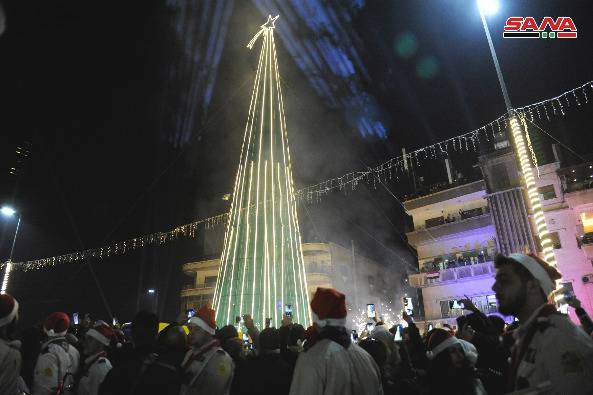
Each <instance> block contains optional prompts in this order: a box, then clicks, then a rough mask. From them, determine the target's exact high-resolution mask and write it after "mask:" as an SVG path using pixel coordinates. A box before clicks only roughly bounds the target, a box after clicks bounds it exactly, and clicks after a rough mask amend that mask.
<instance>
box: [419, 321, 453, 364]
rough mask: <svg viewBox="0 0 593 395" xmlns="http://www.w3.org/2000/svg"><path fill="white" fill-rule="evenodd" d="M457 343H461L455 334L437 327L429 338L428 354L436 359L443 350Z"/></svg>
mask: <svg viewBox="0 0 593 395" xmlns="http://www.w3.org/2000/svg"><path fill="white" fill-rule="evenodd" d="M456 344H459V340H458V339H457V338H456V337H455V336H452V335H451V333H450V332H449V331H446V330H444V329H442V328H436V329H434V330H433V331H432V333H431V334H430V338H429V339H428V344H427V347H426V348H427V350H428V351H426V356H427V357H428V359H434V358H436V356H437V355H439V354H440V353H441V352H442V351H445V350H446V349H447V348H449V347H451V346H454V345H456Z"/></svg>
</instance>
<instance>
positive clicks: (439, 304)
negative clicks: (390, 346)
mask: <svg viewBox="0 0 593 395" xmlns="http://www.w3.org/2000/svg"><path fill="white" fill-rule="evenodd" d="M486 195H487V192H486V185H485V183H484V181H483V180H479V181H475V182H471V183H468V184H464V185H459V186H455V187H452V188H449V189H445V190H442V191H439V192H436V193H432V194H429V195H426V196H422V197H418V198H416V199H412V200H408V201H406V202H404V207H405V208H406V211H407V213H408V214H409V215H411V216H412V218H413V222H414V230H413V231H412V232H409V233H407V236H408V242H409V243H410V244H411V245H412V246H413V247H414V248H416V250H417V252H418V264H419V269H420V273H418V274H411V275H409V276H408V279H409V283H410V286H412V287H415V288H420V289H421V292H422V300H423V304H424V321H425V322H430V323H433V324H436V325H438V326H440V325H442V324H444V323H448V324H450V325H454V323H455V318H456V317H458V316H459V315H461V314H463V310H462V309H461V307H460V305H459V303H458V302H457V301H458V300H459V299H463V298H465V297H466V296H467V297H469V298H471V299H472V300H473V302H474V304H475V305H476V306H477V307H478V308H480V309H481V310H482V311H485V312H493V311H496V298H494V292H493V291H492V290H491V287H492V283H493V277H494V267H493V263H492V261H493V257H494V255H495V254H496V251H497V248H496V245H497V244H496V230H495V227H494V224H493V221H492V217H491V215H490V212H489V207H488V202H487V200H486Z"/></svg>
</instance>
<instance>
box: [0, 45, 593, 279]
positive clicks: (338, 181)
mask: <svg viewBox="0 0 593 395" xmlns="http://www.w3.org/2000/svg"><path fill="white" fill-rule="evenodd" d="M256 36H257V37H259V35H256ZM257 37H254V39H256V38H257ZM253 42H254V43H255V41H253ZM250 44H251V42H250ZM591 94H593V81H589V82H586V83H584V84H582V85H579V86H577V87H576V88H573V89H570V90H568V91H566V92H564V93H562V94H560V95H558V96H555V97H552V98H549V99H546V100H542V101H539V102H537V103H532V104H529V105H526V106H523V107H518V108H517V109H515V111H516V114H521V120H525V118H526V116H527V114H529V117H530V119H533V118H535V117H537V118H539V119H541V118H542V112H543V113H544V114H546V117H547V119H550V118H549V113H548V111H547V107H546V105H550V104H551V103H552V102H556V103H557V104H558V103H559V102H561V101H562V100H564V101H566V102H567V107H570V108H577V107H581V106H582V105H583V104H588V103H589V95H591ZM571 102H572V103H574V106H570V103H571ZM542 109H543V111H542ZM566 111H567V109H566V110H565V109H562V111H557V114H558V113H560V114H561V115H565V113H566ZM512 120H513V116H512V115H509V114H506V113H505V114H503V115H501V116H499V117H498V118H496V119H495V120H494V121H492V122H490V123H488V124H486V125H483V126H480V127H479V128H477V129H474V130H472V131H470V132H467V133H464V134H461V135H459V136H455V137H451V138H449V139H446V140H442V141H439V142H437V143H435V144H432V145H429V146H426V147H422V148H419V149H417V150H415V151H411V152H409V153H406V154H405V155H401V156H397V157H392V158H390V159H389V160H387V161H386V162H383V163H382V164H380V165H378V166H376V167H374V168H369V169H368V170H363V171H351V172H349V173H346V174H344V175H342V176H339V177H334V178H331V179H328V180H325V181H322V182H319V183H317V184H314V185H310V186H307V187H305V188H302V189H300V190H297V191H295V200H296V201H297V202H299V203H302V202H307V203H314V202H318V201H320V199H321V198H322V197H323V196H325V195H327V194H329V193H330V192H331V191H334V190H340V191H342V192H344V193H345V194H347V193H348V191H352V190H355V189H356V187H357V186H358V184H359V183H360V182H361V181H365V180H367V179H369V180H372V181H373V182H375V181H376V180H379V181H381V180H382V177H387V178H391V177H393V176H394V174H395V177H397V174H398V173H401V174H403V173H405V172H407V168H408V165H409V164H410V163H414V162H415V165H416V166H420V161H421V160H422V161H424V160H426V159H428V154H427V153H429V152H435V151H436V152H437V155H436V156H437V157H438V154H442V155H445V154H446V153H448V152H449V147H450V146H451V147H453V150H454V151H462V150H469V147H467V149H466V144H467V139H468V138H469V139H479V136H480V134H481V135H482V136H484V137H485V138H486V140H487V141H490V140H491V139H492V138H493V137H494V134H495V130H494V124H497V125H498V127H499V132H498V133H501V131H500V130H501V128H500V123H501V122H502V124H503V125H506V123H507V121H508V122H510V123H511V131H512V126H513V124H514V123H515V122H516V123H518V122H519V121H518V120H517V119H516V116H515V118H514V120H515V122H512ZM524 127H525V126H524ZM462 141H463V142H464V143H462ZM530 143H531V142H530V141H527V145H528V147H527V148H528V149H529V150H530V152H531V154H532V155H533V149H532V148H529V146H530V145H531V144H530ZM533 159H534V158H533V157H532V160H533ZM534 163H536V162H535V161H534ZM259 204H260V203H258V204H251V205H249V206H248V207H243V208H242V209H241V210H249V209H251V208H254V207H255V206H257V205H259ZM229 215H230V213H224V214H219V215H215V216H213V217H209V218H205V219H201V220H198V221H195V222H192V223H189V224H185V225H181V226H178V227H176V228H175V229H173V230H171V231H169V232H164V233H163V232H157V233H152V234H149V235H145V236H141V237H136V238H133V239H129V240H126V241H121V242H118V243H115V244H112V245H109V246H104V247H99V248H94V249H90V250H84V251H78V252H72V253H68V254H64V255H58V256H53V257H48V258H41V259H35V260H29V261H23V262H11V265H12V269H13V270H35V269H41V268H46V267H51V266H55V265H57V264H64V263H77V262H80V261H83V260H85V259H88V258H94V259H103V258H107V257H110V256H113V255H121V254H125V253H127V252H130V251H134V250H136V249H138V248H142V247H146V246H149V245H163V244H165V243H168V242H170V241H173V240H176V239H178V238H180V237H185V238H194V237H195V236H196V230H197V228H198V227H199V226H200V225H202V226H203V227H204V229H210V228H211V227H213V226H217V225H220V224H226V222H227V220H228V217H229ZM545 253H548V255H549V251H548V249H546V251H545ZM6 264H7V263H6V262H3V263H1V264H0V269H2V270H3V269H4V266H5V265H6Z"/></svg>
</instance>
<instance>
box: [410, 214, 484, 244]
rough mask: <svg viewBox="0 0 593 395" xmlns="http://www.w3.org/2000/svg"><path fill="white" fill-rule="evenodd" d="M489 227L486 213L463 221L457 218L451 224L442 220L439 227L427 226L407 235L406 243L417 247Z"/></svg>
mask: <svg viewBox="0 0 593 395" xmlns="http://www.w3.org/2000/svg"><path fill="white" fill-rule="evenodd" d="M489 225H492V218H491V217H490V213H488V212H487V213H486V214H480V215H477V216H474V217H469V218H465V219H462V218H461V217H459V218H456V219H455V220H454V221H451V222H445V221H444V220H443V223H442V224H440V225H436V226H429V227H428V228H426V227H419V228H418V229H417V230H415V231H413V232H410V233H407V236H408V242H409V243H410V244H411V245H413V246H418V245H420V244H423V243H425V242H427V241H431V240H432V241H434V240H436V239H438V238H440V237H444V236H449V235H452V234H456V233H461V232H468V231H471V230H474V229H479V228H484V227H486V226H489Z"/></svg>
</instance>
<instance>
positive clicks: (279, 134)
mask: <svg viewBox="0 0 593 395" xmlns="http://www.w3.org/2000/svg"><path fill="white" fill-rule="evenodd" d="M277 18H278V17H277V16H276V17H275V18H272V17H271V16H268V20H267V22H266V23H265V24H264V25H262V26H261V29H260V30H259V31H258V32H257V34H256V35H255V36H254V37H253V39H252V40H251V41H250V42H249V44H248V48H250V49H251V48H253V45H254V44H255V43H256V41H257V39H258V38H259V37H260V36H261V37H262V40H263V44H262V48H261V52H260V54H259V63H258V66H257V72H256V75H255V82H254V84H253V91H252V95H251V103H250V106H249V115H248V117H247V125H246V127H245V135H244V137H243V146H242V148H241V158H240V162H239V169H238V171H237V176H236V179H235V186H234V192H233V201H232V205H231V212H230V217H229V220H228V225H227V229H226V233H225V239H224V246H223V251H222V256H221V265H220V269H219V273H218V280H217V283H216V289H215V292H214V301H213V304H214V307H215V309H216V312H217V318H216V321H217V324H218V325H219V326H222V325H226V324H229V323H231V324H232V323H234V322H235V317H237V316H242V315H243V314H251V316H252V317H253V319H254V321H255V323H256V324H257V325H259V326H260V327H262V326H263V324H264V320H265V318H271V322H272V323H271V325H272V326H275V327H279V326H280V324H281V320H282V315H283V313H284V312H285V311H286V308H287V307H290V308H291V309H292V315H293V319H294V322H298V323H300V324H302V325H303V326H305V327H307V326H308V325H309V324H310V323H311V313H310V311H309V298H308V295H307V286H306V278H305V265H304V263H303V252H302V249H301V234H300V231H299V223H298V219H297V210H296V201H295V193H294V185H293V179H292V170H291V166H290V151H289V149H288V134H287V132H286V120H285V117H284V103H283V99H282V90H281V86H280V76H279V74H278V61H277V59H276V45H275V43H274V22H275V21H276V19H277ZM288 305H290V306H288Z"/></svg>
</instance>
